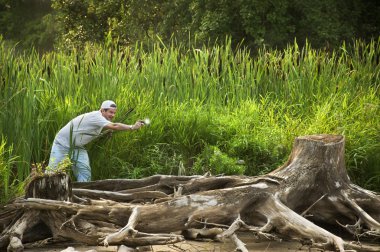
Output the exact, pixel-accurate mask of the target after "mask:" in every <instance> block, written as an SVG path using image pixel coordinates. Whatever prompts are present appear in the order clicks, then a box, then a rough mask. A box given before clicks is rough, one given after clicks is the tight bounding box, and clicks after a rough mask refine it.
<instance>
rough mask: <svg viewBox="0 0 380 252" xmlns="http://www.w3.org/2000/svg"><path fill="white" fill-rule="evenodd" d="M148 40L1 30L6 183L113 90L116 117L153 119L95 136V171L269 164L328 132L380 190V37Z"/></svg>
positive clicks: (42, 158) (186, 170) (145, 172)
mask: <svg viewBox="0 0 380 252" xmlns="http://www.w3.org/2000/svg"><path fill="white" fill-rule="evenodd" d="M143 48H144V47H143V45H139V44H136V45H135V46H131V47H126V48H117V47H113V46H109V45H108V46H98V45H88V46H87V47H86V48H85V49H84V50H83V51H72V52H58V51H55V52H50V53H47V54H44V55H38V54H37V53H36V52H34V51H28V52H24V53H22V54H20V53H16V52H15V50H14V49H13V48H12V47H9V45H7V44H6V43H5V42H4V41H1V42H0V74H1V79H0V88H1V93H0V119H1V120H0V133H1V135H2V137H3V138H4V139H6V141H5V142H4V147H3V150H9V149H12V153H13V154H12V157H13V156H17V157H18V161H17V162H16V163H13V159H12V165H11V166H12V168H10V166H9V165H2V168H1V169H2V170H1V173H2V174H1V176H2V178H4V180H7V182H6V184H7V185H10V184H12V183H13V181H23V180H24V179H25V178H26V177H27V176H28V174H29V173H30V167H31V164H32V163H43V162H46V161H47V160H48V157H49V151H50V147H51V144H52V141H53V139H54V135H55V134H56V132H57V131H58V130H59V128H60V127H62V126H63V125H65V124H66V123H67V122H68V121H69V120H70V119H72V118H73V117H74V116H76V115H78V114H80V113H83V112H87V111H91V110H97V109H98V107H99V105H100V103H101V102H102V101H103V100H105V99H113V100H115V101H116V103H117V104H118V107H119V109H118V114H117V118H116V121H118V120H124V112H125V111H127V110H128V108H131V107H134V108H135V110H134V112H133V113H132V114H131V115H129V117H128V118H127V122H128V123H133V122H134V121H135V120H137V119H142V118H144V117H149V118H150V119H151V120H152V124H151V125H150V126H149V127H146V128H144V129H142V130H140V131H136V132H118V133H114V136H113V138H112V139H109V140H105V139H100V140H98V141H97V142H94V143H92V144H91V145H90V146H89V150H90V158H91V163H92V169H93V178H94V179H104V178H115V177H133V178H137V177H143V176H149V175H152V174H157V173H165V174H185V175H190V174H196V173H203V172H206V171H211V172H213V173H225V174H233V173H235V174H241V173H244V174H247V175H257V174H263V173H266V172H268V171H271V170H273V169H275V168H276V167H277V166H279V165H280V164H282V163H283V162H284V161H285V160H286V159H287V157H288V155H289V154H290V151H291V148H292V144H293V141H294V138H295V137H297V136H301V135H308V134H319V133H327V134H342V135H344V136H345V138H346V164H347V168H348V169H349V173H350V175H351V177H352V179H353V180H354V181H355V182H356V183H358V184H360V185H362V186H365V187H366V188H368V189H372V190H377V191H380V183H379V182H380V174H379V171H378V167H379V159H380V158H379V154H378V153H380V134H379V132H380V129H379V125H380V113H379V104H380V102H379V85H380V66H379V57H380V55H379V49H380V39H378V40H373V41H371V42H369V43H364V42H362V41H356V42H355V43H353V45H350V46H348V45H345V44H342V46H341V48H339V49H338V50H335V51H332V52H331V51H325V50H315V49H313V48H312V46H311V45H309V44H308V45H306V46H305V47H304V48H299V47H298V45H297V44H296V43H294V44H292V45H289V46H288V48H287V49H285V50H283V51H278V50H269V49H265V48H263V49H261V50H259V51H258V52H255V54H253V53H251V52H249V51H247V50H246V49H244V48H237V49H232V48H231V46H230V43H229V41H228V40H226V43H225V45H224V46H214V47H212V48H207V47H206V46H205V47H202V48H192V47H186V46H185V45H177V46H174V45H163V44H162V43H156V44H154V46H153V47H152V49H151V50H149V51H147V50H144V49H143ZM2 158H3V160H4V161H3V163H5V164H7V163H8V164H9V162H11V161H10V160H11V159H9V160H8V157H7V156H3V157H2ZM9 169H11V170H12V172H13V171H14V173H10V172H9V171H7V170H9ZM7 174H10V175H7ZM3 188H5V187H3ZM2 190H5V189H2ZM4 193H7V192H4Z"/></svg>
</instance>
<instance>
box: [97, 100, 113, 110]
mask: <svg viewBox="0 0 380 252" xmlns="http://www.w3.org/2000/svg"><path fill="white" fill-rule="evenodd" d="M110 108H116V103H115V102H114V101H111V100H106V101H104V102H103V103H102V105H101V106H100V109H110Z"/></svg>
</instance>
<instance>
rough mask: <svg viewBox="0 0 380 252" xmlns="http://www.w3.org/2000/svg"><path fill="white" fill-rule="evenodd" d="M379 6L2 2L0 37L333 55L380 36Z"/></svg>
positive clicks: (349, 2)
mask: <svg viewBox="0 0 380 252" xmlns="http://www.w3.org/2000/svg"><path fill="white" fill-rule="evenodd" d="M378 13H380V3H379V1H378V0H361V1H360V0H321V1H314V0H272V1H265V0H264V1H263V0H236V1H229V0H156V1H151V0H109V1H103V0H0V33H1V34H2V36H3V38H5V39H8V40H12V41H14V42H19V43H21V45H23V46H30V45H35V46H37V47H40V48H46V49H50V48H52V47H53V45H55V46H56V47H65V48H70V47H71V46H74V47H80V46H82V45H83V44H84V43H85V42H104V41H107V42H110V41H115V40H117V41H118V43H121V44H133V43H135V42H137V41H139V42H146V41H149V40H150V39H152V38H153V39H156V38H157V36H159V37H160V38H161V39H162V40H163V41H164V42H167V41H170V40H171V39H175V40H176V41H177V42H186V43H188V42H189V39H190V41H192V44H196V43H199V44H203V43H210V42H211V43H213V42H215V41H222V42H223V41H224V38H225V37H226V36H230V37H231V39H232V42H233V43H234V44H238V43H241V41H243V44H244V45H247V46H249V47H250V48H255V47H258V46H262V45H266V46H269V47H277V48H283V47H285V46H286V45H287V44H288V43H292V42H293V40H294V39H295V38H296V39H297V42H298V43H299V44H301V45H302V44H304V43H305V41H306V39H307V40H308V41H309V42H310V43H311V44H312V45H313V47H330V48H331V47H335V46H338V45H340V44H341V43H342V41H347V42H351V41H352V39H353V38H355V39H357V38H361V39H365V40H369V39H371V38H373V37H378V36H379V35H380V26H379V24H380V15H378Z"/></svg>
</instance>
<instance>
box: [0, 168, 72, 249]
mask: <svg viewBox="0 0 380 252" xmlns="http://www.w3.org/2000/svg"><path fill="white" fill-rule="evenodd" d="M28 198H40V199H51V200H58V201H71V198H72V185H71V180H70V176H68V175H66V174H63V173H57V174H54V175H47V174H46V175H40V176H35V177H33V178H32V179H31V181H30V182H29V184H28V185H27V186H26V190H25V199H28ZM15 215H16V216H17V218H15V221H14V222H12V225H10V226H9V229H6V232H5V234H4V235H2V237H1V238H0V245H1V244H4V243H7V242H9V245H8V248H7V251H23V249H24V246H23V244H22V240H23V235H24V233H26V232H28V230H32V228H33V227H36V226H38V225H39V224H40V223H41V222H42V223H43V222H44V221H43V219H41V217H42V216H43V215H47V216H45V217H47V218H50V214H49V213H44V212H43V211H39V210H33V209H20V210H19V211H17V212H16V213H15ZM42 227H43V228H44V227H46V226H45V225H43V226H42ZM34 231H36V230H35V229H34ZM41 232H42V231H37V232H33V233H32V234H30V233H29V239H32V240H34V239H35V238H33V237H38V238H40V236H39V235H38V234H39V233H41ZM42 233H43V232H42Z"/></svg>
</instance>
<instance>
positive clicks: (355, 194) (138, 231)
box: [0, 135, 380, 251]
mask: <svg viewBox="0 0 380 252" xmlns="http://www.w3.org/2000/svg"><path fill="white" fill-rule="evenodd" d="M73 186H74V188H73V190H72V191H73V194H74V195H73V201H61V200H62V199H59V200H52V199H40V198H28V199H19V200H17V201H15V202H13V203H11V204H9V205H8V206H7V207H8V208H10V209H21V210H25V209H32V210H33V211H32V212H33V213H40V214H39V216H40V218H41V216H43V220H44V223H45V224H46V226H47V227H49V229H50V230H51V233H52V235H53V237H58V236H59V237H64V238H66V239H67V240H75V241H77V242H81V243H84V244H88V245H98V244H99V242H100V243H101V244H104V245H105V246H107V245H125V246H127V247H130V248H133V247H138V246H146V245H152V244H167V243H176V242H179V241H183V240H184V239H195V238H211V239H214V240H222V239H225V238H229V239H231V241H232V242H234V243H235V244H236V247H237V249H238V250H239V251H247V249H246V248H245V245H244V243H242V242H241V241H240V239H239V238H238V233H237V231H247V232H253V233H255V234H256V235H257V237H259V238H262V239H296V240H299V241H301V242H302V243H303V244H309V245H310V246H312V247H320V248H324V249H334V250H337V251H345V249H349V248H350V249H351V248H354V249H357V250H361V251H377V250H376V249H379V247H375V248H374V247H369V246H363V245H360V244H353V243H349V242H347V241H344V240H343V239H342V238H341V237H340V236H341V235H345V236H346V235H347V234H351V235H352V239H353V240H359V239H360V240H371V241H374V242H375V243H377V244H378V240H379V237H380V224H379V221H380V210H379V209H380V197H379V195H378V194H376V193H374V192H371V191H368V190H365V189H362V188H360V187H359V186H357V185H354V184H353V183H352V182H351V181H350V179H349V177H348V175H347V171H346V168H345V162H344V137H343V136H337V135H313V136H304V137H298V138H296V140H295V143H294V147H293V150H292V153H291V155H290V157H289V160H288V161H287V162H286V164H284V165H283V166H282V167H280V168H278V169H276V170H275V171H273V172H271V173H269V174H267V175H264V176H259V177H243V176H227V177H225V176H221V177H214V176H192V177H186V176H159V175H156V176H152V177H149V178H144V179H138V180H128V179H118V180H103V181H94V182H88V183H73ZM65 197H67V196H65ZM69 198H70V197H69ZM65 199H67V198H65ZM32 212H30V213H32ZM8 213H9V212H8ZM13 213H14V211H13ZM0 216H1V215H0ZM28 218H31V217H28ZM1 220H2V219H0V221H1ZM4 220H5V218H4ZM7 220H9V217H8V218H7ZM0 223H1V222H0ZM4 223H5V222H4ZM29 225H34V222H32V221H30V223H29ZM14 226H16V225H11V224H10V225H9V227H10V228H6V229H5V230H4V231H3V234H2V238H1V239H0V247H2V246H7V245H8V244H9V242H10V240H9V239H3V237H5V236H8V237H10V233H15V231H14V230H13V229H14V228H13V227H14ZM12 228H13V229H12ZM26 230H27V229H26V228H24V229H20V230H19V231H17V232H18V234H20V233H22V232H25V231H26ZM17 232H16V233H17ZM20 242H21V239H20V241H18V243H20ZM14 246H15V247H19V244H18V245H14Z"/></svg>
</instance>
